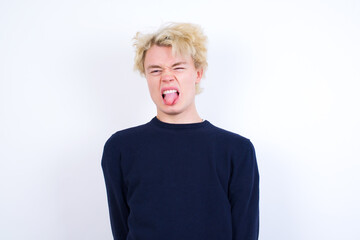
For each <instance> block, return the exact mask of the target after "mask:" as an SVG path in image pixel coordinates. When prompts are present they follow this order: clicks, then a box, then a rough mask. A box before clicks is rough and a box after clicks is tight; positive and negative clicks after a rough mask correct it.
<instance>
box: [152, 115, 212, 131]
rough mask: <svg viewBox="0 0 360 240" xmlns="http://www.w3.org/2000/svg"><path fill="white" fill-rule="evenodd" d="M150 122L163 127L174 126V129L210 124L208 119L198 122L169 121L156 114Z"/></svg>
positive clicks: (201, 126)
mask: <svg viewBox="0 0 360 240" xmlns="http://www.w3.org/2000/svg"><path fill="white" fill-rule="evenodd" d="M150 123H152V124H154V125H156V126H158V127H161V128H170V129H171V128H172V129H179V128H192V129H194V128H203V127H206V126H207V125H209V124H210V122H209V121H208V120H204V121H202V122H197V123H167V122H163V121H160V120H159V119H158V118H157V117H156V116H155V117H153V118H152V119H151V121H150Z"/></svg>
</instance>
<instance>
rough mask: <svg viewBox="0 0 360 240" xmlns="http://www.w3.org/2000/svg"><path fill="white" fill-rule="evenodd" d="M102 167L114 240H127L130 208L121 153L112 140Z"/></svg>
mask: <svg viewBox="0 0 360 240" xmlns="http://www.w3.org/2000/svg"><path fill="white" fill-rule="evenodd" d="M101 166H102V170H103V173H104V178H105V184H106V191H107V199H108V205H109V214H110V223H111V229H112V233H113V236H114V240H125V239H126V236H127V233H128V231H129V230H128V225H127V218H128V215H129V207H128V205H127V203H126V195H125V194H126V187H125V184H124V181H123V176H122V173H121V166H120V151H119V150H117V149H116V145H115V143H114V141H111V138H110V139H109V140H108V141H107V142H106V143H105V146H104V151H103V156H102V160H101Z"/></svg>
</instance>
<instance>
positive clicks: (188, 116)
mask: <svg viewBox="0 0 360 240" xmlns="http://www.w3.org/2000/svg"><path fill="white" fill-rule="evenodd" d="M156 117H157V118H158V119H159V120H160V121H162V122H166V123H199V122H202V121H203V119H201V117H200V116H199V114H198V112H197V111H196V108H194V109H193V111H191V112H182V113H179V114H167V113H164V112H162V111H159V109H158V111H157V115H156Z"/></svg>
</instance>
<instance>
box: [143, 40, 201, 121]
mask: <svg viewBox="0 0 360 240" xmlns="http://www.w3.org/2000/svg"><path fill="white" fill-rule="evenodd" d="M144 68H145V76H146V80H147V83H148V87H149V91H150V95H151V98H152V100H153V102H154V103H155V105H156V107H157V112H158V115H162V116H165V117H168V116H170V115H183V117H186V118H193V117H194V116H196V115H197V112H196V107H195V95H196V88H195V83H199V82H200V80H201V77H202V74H203V70H202V69H195V65H194V61H193V59H192V57H191V56H190V55H177V56H174V55H173V54H172V47H164V46H157V45H153V46H152V47H151V48H150V49H149V50H147V52H146V55H145V60H144ZM165 90H176V91H177V93H170V94H169V95H167V96H166V97H165V98H164V97H163V95H164V91H165ZM165 93H166V92H165Z"/></svg>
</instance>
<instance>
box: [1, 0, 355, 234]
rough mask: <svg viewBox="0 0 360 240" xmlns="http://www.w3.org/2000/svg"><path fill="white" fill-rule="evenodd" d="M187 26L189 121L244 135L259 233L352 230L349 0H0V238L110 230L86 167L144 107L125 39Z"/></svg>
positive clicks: (146, 117) (148, 104)
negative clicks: (196, 48)
mask: <svg viewBox="0 0 360 240" xmlns="http://www.w3.org/2000/svg"><path fill="white" fill-rule="evenodd" d="M168 21H180V22H193V23H197V24H200V25H201V26H202V27H203V29H204V32H205V33H206V34H207V36H208V38H209V44H208V47H209V54H208V57H209V58H208V61H209V70H208V72H207V73H206V78H205V79H203V81H202V87H203V88H204V92H203V93H202V94H200V95H198V96H197V97H196V102H197V108H198V111H199V114H200V116H201V117H202V118H205V119H207V120H209V121H210V122H211V123H212V124H214V125H216V126H219V127H221V128H225V129H227V130H230V131H234V132H237V133H239V134H241V135H243V136H245V137H247V138H250V139H251V140H252V142H253V143H254V145H255V148H256V152H257V157H258V164H259V170H260V185H261V199H260V201H261V204H260V211H261V216H260V217H261V223H260V225H261V226H260V228H261V229H260V239H262V240H267V239H270V240H289V239H291V240H308V239H311V240H312V239H314V240H318V239H326V240H332V239H334V240H335V239H341V240H342V239H355V238H356V237H358V236H359V235H360V230H359V215H360V210H359V202H360V194H359V190H358V189H359V182H360V177H359V175H358V171H359V170H360V163H359V162H360V161H359V160H360V154H359V150H358V147H359V134H360V128H359V122H360V114H359V102H360V97H359V94H358V92H359V82H360V70H359V69H360V57H359V56H360V47H359V45H360V44H359V43H360V34H359V32H360V2H359V1H356V0H353V1H348V0H333V1H330V0H311V1H310V0H295V1H266V0H258V1H250V0H248V1H224V0H223V1H193V0H192V1H188V0H183V1H169V0H166V1H165V0H164V1H159V0H153V1H146V0H139V1H133V2H130V1H104V0H102V1H100V0H99V1H95V0H94V1H89V0H86V1H85V0H82V1H74V0H62V1H48V0H46V1H45V0H38V1H35V0H34V1H25V0H24V1H21V0H11V1H10V0H1V2H0V79H1V82H0V104H1V105H0V114H1V116H0V121H1V124H0V131H1V138H0V143H1V151H0V158H1V161H0V194H1V197H0V201H1V202H0V239H4V240H7V239H9V240H10V239H11V240H12V239H16V240H20V239H28V240H40V239H51V240H58V239H59V240H60V239H61V240H78V239H87V240H95V239H96V240H98V239H102V240H103V239H104V240H106V239H111V231H110V225H109V217H108V208H107V202H106V192H105V185H104V181H103V175H102V171H101V167H100V160H101V154H102V150H103V145H104V143H105V141H106V140H107V138H108V137H109V136H110V135H111V134H112V133H114V132H115V131H117V130H120V129H124V128H127V127H131V126H135V125H140V124H143V123H146V122H148V121H150V119H151V118H152V117H154V116H155V115H156V109H155V105H154V104H153V102H152V100H151V98H150V95H149V93H148V89H147V85H146V80H145V79H143V78H141V77H140V75H139V74H138V73H136V72H133V70H132V69H133V57H134V49H133V48H132V37H133V36H134V35H135V33H136V32H137V31H142V32H149V31H152V30H156V29H157V28H158V27H159V26H160V25H161V24H162V23H164V22H168Z"/></svg>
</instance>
